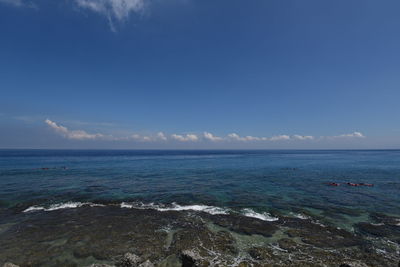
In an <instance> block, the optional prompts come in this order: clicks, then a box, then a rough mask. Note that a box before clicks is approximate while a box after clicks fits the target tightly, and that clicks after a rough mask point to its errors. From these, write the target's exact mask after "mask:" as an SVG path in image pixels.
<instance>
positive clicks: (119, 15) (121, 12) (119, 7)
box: [75, 0, 146, 31]
mask: <svg viewBox="0 0 400 267" xmlns="http://www.w3.org/2000/svg"><path fill="white" fill-rule="evenodd" d="M145 1H146V0H75V2H76V3H77V5H78V6H79V7H81V8H85V9H89V10H91V11H93V12H95V13H98V14H101V15H103V16H106V18H107V19H108V21H109V22H110V27H111V30H113V31H115V27H114V21H115V20H117V21H119V22H122V21H125V20H127V19H128V18H129V16H130V14H131V13H141V12H142V11H143V10H144V6H145Z"/></svg>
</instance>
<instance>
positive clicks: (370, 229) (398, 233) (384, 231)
mask: <svg viewBox="0 0 400 267" xmlns="http://www.w3.org/2000/svg"><path fill="white" fill-rule="evenodd" d="M355 227H356V228H357V230H358V231H359V232H361V233H364V234H369V235H373V236H376V237H386V238H388V239H390V240H393V241H395V242H397V243H398V244H400V226H397V225H391V224H384V223H379V224H371V223H365V222H361V223H357V224H356V225H355Z"/></svg>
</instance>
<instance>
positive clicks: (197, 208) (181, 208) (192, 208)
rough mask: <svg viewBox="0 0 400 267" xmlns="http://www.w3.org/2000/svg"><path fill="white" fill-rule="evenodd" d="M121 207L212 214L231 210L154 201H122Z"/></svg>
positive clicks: (226, 212) (225, 212)
mask: <svg viewBox="0 0 400 267" xmlns="http://www.w3.org/2000/svg"><path fill="white" fill-rule="evenodd" d="M121 208H131V209H153V210H158V211H202V212H207V213H209V214H212V215H216V214H228V213H229V210H228V209H224V208H219V207H214V206H206V205H186V206H181V205H178V204H176V203H172V205H171V206H166V205H157V204H154V203H150V204H143V203H126V202H122V203H121Z"/></svg>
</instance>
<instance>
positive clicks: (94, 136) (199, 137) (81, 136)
mask: <svg viewBox="0 0 400 267" xmlns="http://www.w3.org/2000/svg"><path fill="white" fill-rule="evenodd" d="M45 123H46V124H47V125H48V126H49V127H50V128H51V129H52V130H53V131H54V132H55V133H56V134H58V135H60V136H62V137H64V138H66V139H70V140H81V141H83V140H104V141H138V142H166V141H175V142H204V141H205V142H277V141H290V140H292V141H312V140H321V139H326V140H332V139H352V138H365V137H366V136H365V135H364V134H362V133H361V132H358V131H355V132H352V133H349V134H341V135H333V136H319V137H315V136H312V135H298V134H294V135H286V134H282V135H274V136H271V137H257V136H250V135H248V136H240V135H238V134H237V133H230V134H228V135H226V136H223V137H222V136H216V135H214V134H212V133H210V132H203V133H201V134H199V133H188V134H176V133H173V134H170V135H167V134H165V133H163V132H158V133H156V134H153V135H140V134H131V135H128V136H123V137H116V136H113V135H106V134H102V133H88V132H86V131H84V130H70V129H68V128H67V127H65V126H62V125H60V124H57V123H56V122H54V121H52V120H50V119H46V120H45Z"/></svg>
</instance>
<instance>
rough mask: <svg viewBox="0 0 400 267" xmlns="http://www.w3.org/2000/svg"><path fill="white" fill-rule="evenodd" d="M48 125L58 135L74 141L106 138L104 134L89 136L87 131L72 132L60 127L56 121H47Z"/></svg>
mask: <svg viewBox="0 0 400 267" xmlns="http://www.w3.org/2000/svg"><path fill="white" fill-rule="evenodd" d="M45 122H46V123H47V125H49V126H50V127H51V128H52V129H53V130H54V131H56V132H57V133H58V134H60V135H62V136H64V137H65V138H68V139H73V140H94V139H101V138H105V136H104V135H103V134H99V133H97V134H89V133H87V132H85V131H82V130H75V131H71V130H68V128H67V127H64V126H62V125H58V124H57V123H55V122H54V121H51V120H49V119H47V120H45Z"/></svg>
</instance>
